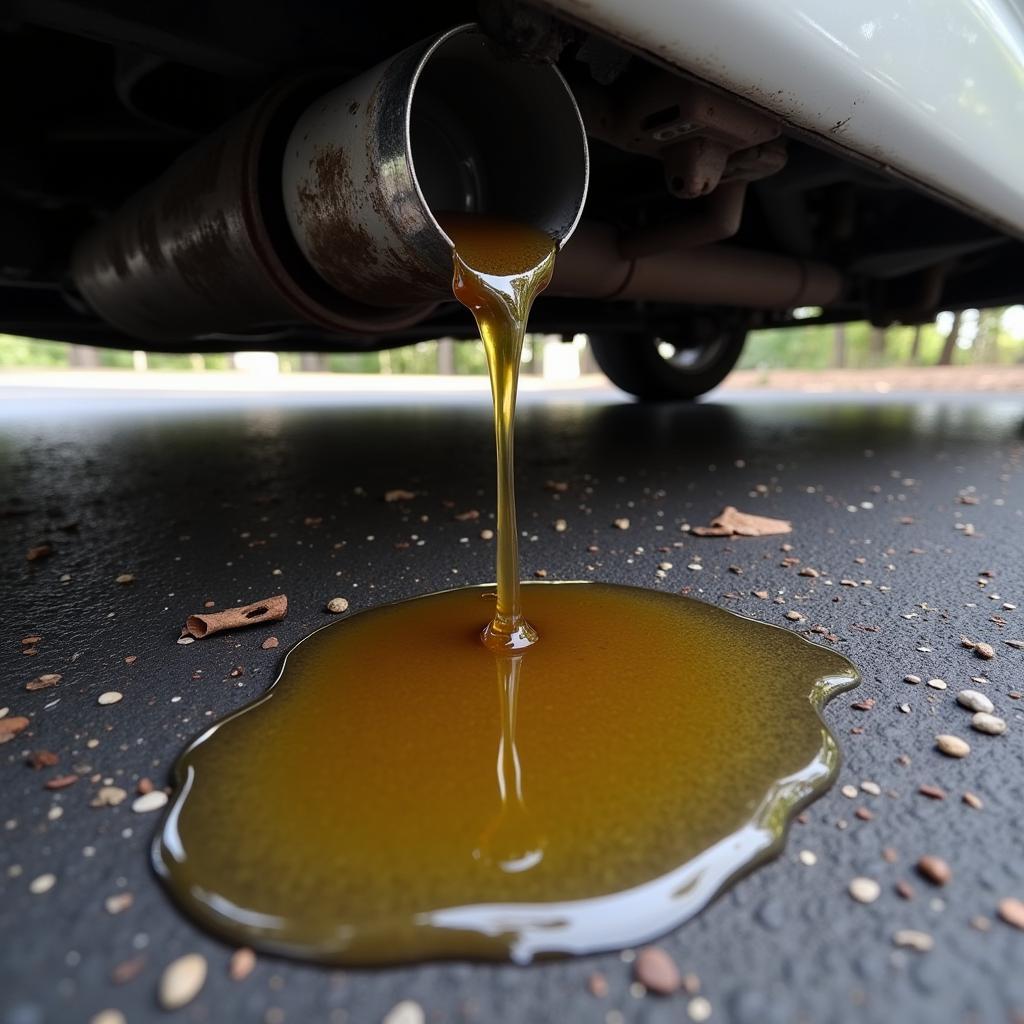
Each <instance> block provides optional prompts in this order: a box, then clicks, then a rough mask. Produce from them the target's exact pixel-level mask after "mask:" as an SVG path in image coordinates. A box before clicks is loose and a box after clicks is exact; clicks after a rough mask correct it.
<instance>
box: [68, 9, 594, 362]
mask: <svg viewBox="0 0 1024 1024" xmlns="http://www.w3.org/2000/svg"><path fill="white" fill-rule="evenodd" d="M330 86H331V83H329V82H327V81H326V80H325V79H324V77H323V76H318V77H314V78H308V79H304V80H303V81H300V82H296V83H291V84H289V85H286V86H284V87H282V88H279V89H277V90H275V91H273V92H271V93H270V94H268V95H267V96H265V97H264V98H263V99H262V100H260V101H259V102H258V103H256V104H255V105H254V106H253V107H251V108H250V109H249V110H247V111H246V112H245V113H243V114H242V115H240V116H239V117H238V118H236V119H235V120H234V121H232V122H230V123H229V124H227V125H226V126H225V127H224V128H223V129H221V131H220V132H218V133H217V134H216V135H214V136H211V137H210V138H209V139H207V140H205V141H204V142H202V143H200V144H199V145H198V146H197V147H195V148H194V149H192V150H190V151H189V152H187V153H186V154H185V155H183V156H182V157H181V158H180V159H179V160H178V161H177V162H176V163H175V164H174V165H173V166H171V167H170V168H169V170H168V171H167V172H166V173H165V174H164V175H163V176H162V177H161V178H159V179H158V180H157V181H155V182H154V183H153V184H152V185H150V186H149V187H148V188H146V189H145V190H143V191H142V192H140V193H138V194H137V195H136V196H134V197H133V198H132V199H130V200H129V201H128V202H127V203H126V204H125V206H123V207H122V208H121V209H120V210H118V211H117V212H116V213H114V214H113V215H112V216H111V217H110V218H109V219H107V220H106V221H104V222H102V223H100V224H99V225H98V226H97V227H96V228H94V229H93V230H92V231H91V233H90V234H88V235H87V236H86V237H85V238H84V239H83V240H82V241H81V242H80V243H79V245H78V247H77V249H76V251H75V254H74V257H73V263H72V273H73V277H74V280H75V284H76V285H77V287H78V289H79V291H80V292H81V294H82V295H83V296H84V298H85V299H86V300H87V302H88V303H89V304H90V305H91V306H92V308H93V309H94V310H95V311H96V312H97V313H98V314H99V315H100V316H101V317H103V318H104V319H105V320H107V321H108V322H109V323H111V324H113V325H114V326H116V327H118V328H120V329H121V330H122V331H125V332H126V333H128V334H131V335H133V336H135V337H137V338H140V339H143V340H146V341H151V342H159V343H164V344H166V343H173V342H184V341H185V340H187V339H196V338H203V337H209V336H214V337H216V336H217V335H228V336H231V335H239V334H245V333H252V332H257V331H268V330H273V329H274V328H275V327H279V326H281V325H284V324H288V323H294V322H295V321H297V320H298V321H305V322H308V323H311V324H315V325H317V326H319V327H321V328H325V329H327V330H330V331H332V332H335V333H338V334H343V335H348V336H352V335H361V334H376V333H386V332H393V331H398V330H401V329H402V328H404V327H408V326H410V325H411V324H413V323H416V322H417V321H419V320H421V319H423V318H424V317H425V316H427V315H428V314H429V313H430V312H431V310H432V309H433V308H434V305H435V304H436V303H437V302H439V301H441V300H443V299H446V298H450V297H451V275H452V263H451V249H452V245H451V240H450V239H449V238H448V237H447V235H446V234H445V233H444V231H443V230H442V229H441V227H440V225H439V224H438V220H437V215H438V214H440V213H445V212H455V211H461V212H472V213H489V214H493V215H498V216H506V217H511V218H516V219H518V220H521V221H525V222H526V223H529V224H532V225H534V226H536V227H538V228H540V229H541V230H543V231H545V232H547V233H548V234H549V235H551V237H552V238H554V239H556V240H557V241H558V242H559V244H561V243H563V242H565V241H566V240H567V239H568V238H569V236H570V235H571V234H572V232H573V230H574V228H575V226H576V224H577V222H578V221H579V218H580V214H581V213H582V210H583V202H584V199H585V197H586V191H587V182H588V173H589V164H588V154H587V143H586V135H585V132H584V129H583V123H582V120H581V119H580V115H579V111H578V110H577V108H576V103H575V101H574V99H573V97H572V93H571V92H570V91H569V87H568V85H567V84H566V82H565V80H564V79H563V78H562V76H561V74H560V72H559V71H558V69H557V68H556V67H555V66H554V65H553V64H547V63H539V64H537V63H524V62H520V61H515V60H511V59H508V58H507V57H505V56H503V55H502V54H501V53H500V52H499V50H498V49H497V47H496V46H495V44H494V43H493V42H491V40H490V39H489V38H488V37H487V36H485V35H484V34H483V33H482V32H481V31H480V30H479V29H477V28H476V27H475V26H473V25H464V26H461V27H459V28H455V29H452V30H451V31H449V32H446V33H444V34H442V35H440V36H437V37H435V38H432V39H430V40H427V41H425V42H422V43H419V44H417V45H415V46H412V47H409V48H408V49H407V50H404V51H403V52H402V53H400V54H398V56H396V57H393V58H392V59H391V60H389V61H386V62H384V63H383V64H380V65H378V66H377V67H376V68H374V69H373V70H371V71H368V72H366V73H365V74H363V75H361V76H359V77H358V78H356V79H355V80H353V81H351V82H349V83H347V84H345V85H341V86H337V87H334V88H331V87H330Z"/></svg>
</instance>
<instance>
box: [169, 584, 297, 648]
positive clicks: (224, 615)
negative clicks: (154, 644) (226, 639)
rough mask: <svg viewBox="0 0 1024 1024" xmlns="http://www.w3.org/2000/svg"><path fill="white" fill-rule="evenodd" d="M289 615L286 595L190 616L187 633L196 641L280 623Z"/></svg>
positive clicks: (186, 623) (187, 621)
mask: <svg viewBox="0 0 1024 1024" xmlns="http://www.w3.org/2000/svg"><path fill="white" fill-rule="evenodd" d="M287 614H288V598H287V596H286V595H284V594H277V595H276V596H274V597H268V598H265V599H264V600H263V601H254V602H253V603H252V604H245V605H241V606H240V607H238V608H227V609H225V610H224V611H222V612H207V613H205V614H200V615H190V616H189V617H188V618H187V619H186V620H185V632H186V633H187V634H188V635H189V636H190V637H192V638H193V639H194V640H202V639H203V637H207V636H213V634H214V633H222V632H224V631H225V630H228V629H241V628H242V627H243V626H259V625H262V624H263V623H266V622H280V621H281V619H283V618H284V617H285V616H286V615H287Z"/></svg>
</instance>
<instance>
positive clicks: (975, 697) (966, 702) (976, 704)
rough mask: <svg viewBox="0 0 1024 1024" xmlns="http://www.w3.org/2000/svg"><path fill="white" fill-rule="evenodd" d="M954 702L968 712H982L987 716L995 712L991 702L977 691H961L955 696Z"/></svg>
mask: <svg viewBox="0 0 1024 1024" xmlns="http://www.w3.org/2000/svg"><path fill="white" fill-rule="evenodd" d="M956 702H957V704H959V705H960V706H961V707H963V708H967V710H968V711H984V712H985V713H986V714H989V715H990V714H992V712H993V711H995V705H994V704H993V703H992V701H990V700H989V699H988V697H986V696H985V694H983V693H981V692H979V691H978V690H961V691H960V692H959V693H958V694H957V695H956Z"/></svg>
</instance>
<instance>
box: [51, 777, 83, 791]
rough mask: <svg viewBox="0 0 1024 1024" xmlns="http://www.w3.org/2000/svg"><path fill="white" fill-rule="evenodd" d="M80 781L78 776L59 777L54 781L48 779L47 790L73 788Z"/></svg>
mask: <svg viewBox="0 0 1024 1024" xmlns="http://www.w3.org/2000/svg"><path fill="white" fill-rule="evenodd" d="M77 781H78V776H77V775H57V776H55V777H54V778H52V779H47V781H46V788H47V789H67V788H68V786H73V785H74V784H75V783H76V782H77Z"/></svg>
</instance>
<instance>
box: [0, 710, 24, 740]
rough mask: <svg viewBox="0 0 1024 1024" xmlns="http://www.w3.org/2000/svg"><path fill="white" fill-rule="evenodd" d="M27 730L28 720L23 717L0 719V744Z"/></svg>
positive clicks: (15, 716)
mask: <svg viewBox="0 0 1024 1024" xmlns="http://www.w3.org/2000/svg"><path fill="white" fill-rule="evenodd" d="M27 728H28V719H27V718H25V717H24V716H23V715H14V716H12V717H9V718H0V743H6V742H7V741H8V740H13V739H14V737H15V736H17V735H18V733H19V732H21V731H22V730H24V729H27Z"/></svg>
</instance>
